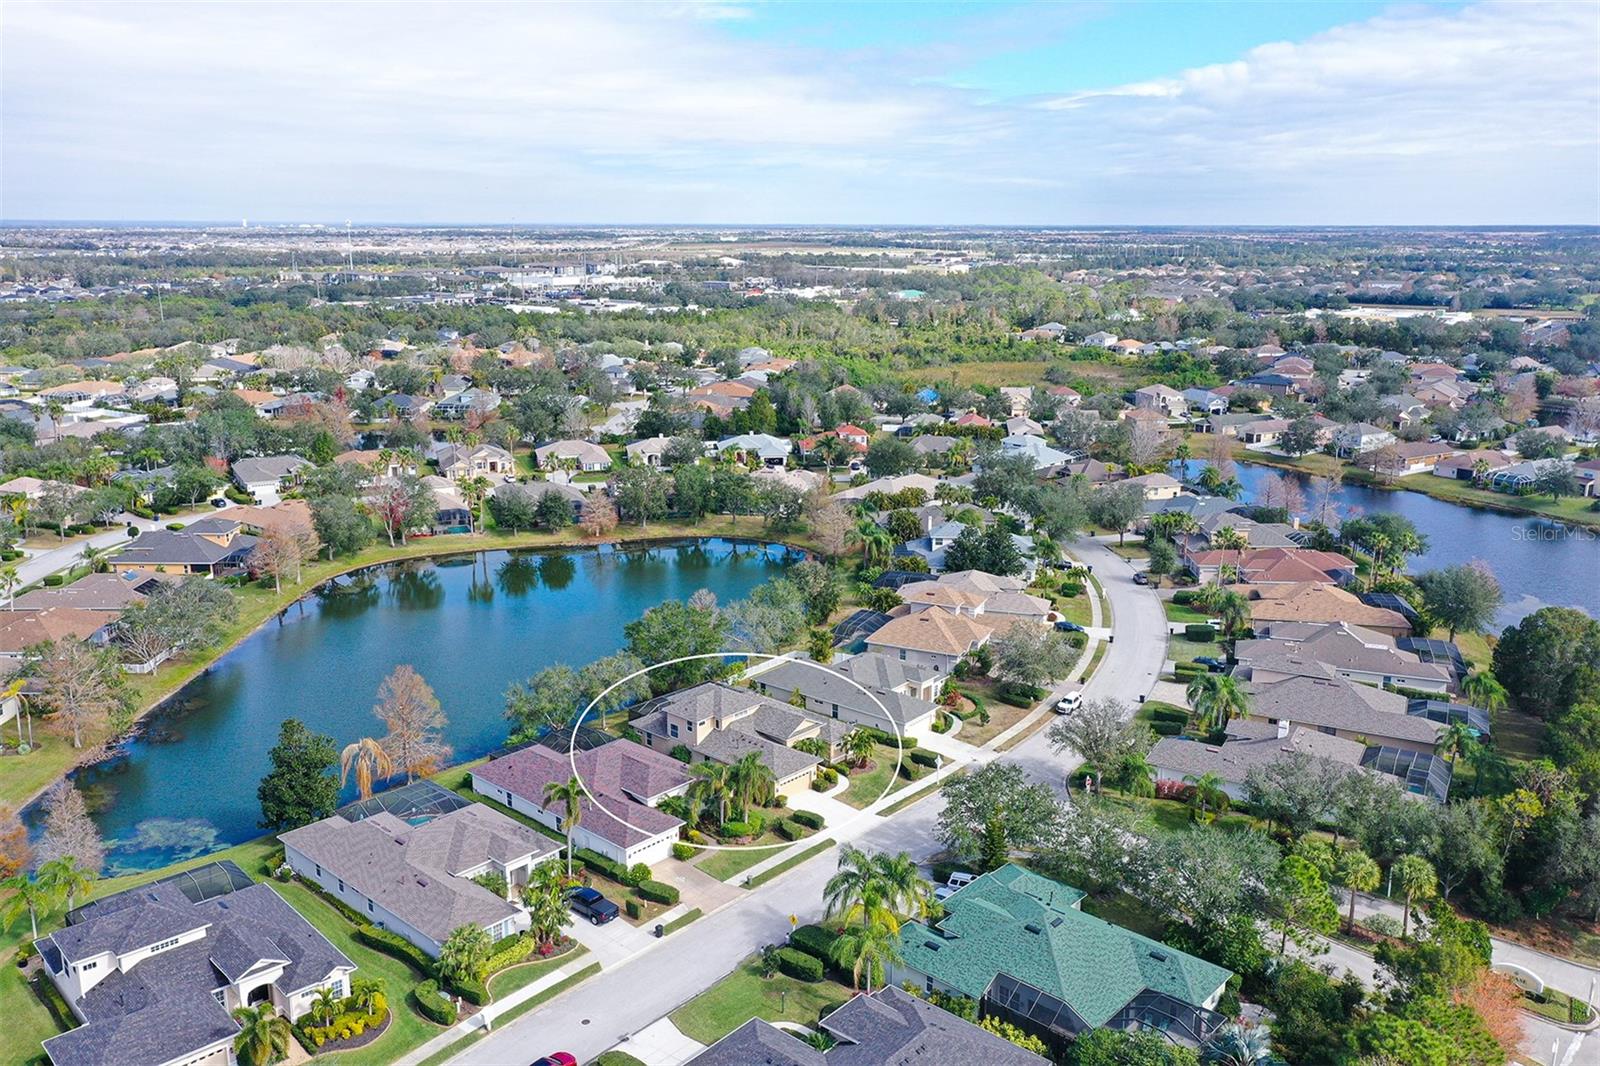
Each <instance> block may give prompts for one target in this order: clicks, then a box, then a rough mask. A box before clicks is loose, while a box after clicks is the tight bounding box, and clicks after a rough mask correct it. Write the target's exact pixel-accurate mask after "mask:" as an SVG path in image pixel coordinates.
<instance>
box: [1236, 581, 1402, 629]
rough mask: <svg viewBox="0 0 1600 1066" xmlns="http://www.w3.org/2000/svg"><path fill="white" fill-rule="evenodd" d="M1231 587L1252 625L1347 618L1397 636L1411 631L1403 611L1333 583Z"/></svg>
mask: <svg viewBox="0 0 1600 1066" xmlns="http://www.w3.org/2000/svg"><path fill="white" fill-rule="evenodd" d="M1234 591H1235V592H1237V593H1239V594H1240V595H1241V596H1243V597H1244V598H1245V599H1246V600H1248V601H1249V603H1250V619H1251V625H1252V626H1253V627H1256V628H1265V627H1267V626H1270V625H1272V624H1275V623H1279V622H1348V623H1350V624H1351V625H1356V626H1361V627H1362V628H1364V629H1373V630H1377V631H1378V632H1379V633H1382V634H1384V635H1385V636H1389V637H1394V638H1397V639H1398V638H1400V637H1409V636H1410V635H1411V622H1410V620H1409V619H1407V618H1406V616H1405V615H1403V614H1401V613H1400V612H1398V611H1393V610H1390V609H1388V608H1386V607H1374V606H1372V605H1371V604H1367V603H1363V602H1362V601H1361V600H1360V598H1358V597H1357V596H1354V595H1352V594H1351V593H1349V592H1346V591H1345V590H1344V589H1342V588H1339V587H1338V586H1337V585H1333V584H1328V583H1324V582H1320V581H1306V582H1294V583H1292V584H1285V585H1235V586H1234Z"/></svg>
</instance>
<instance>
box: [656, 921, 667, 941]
mask: <svg viewBox="0 0 1600 1066" xmlns="http://www.w3.org/2000/svg"><path fill="white" fill-rule="evenodd" d="M666 935H667V927H666V926H664V925H661V924H660V923H657V924H656V939H657V940H660V939H661V938H662V937H664V936H666Z"/></svg>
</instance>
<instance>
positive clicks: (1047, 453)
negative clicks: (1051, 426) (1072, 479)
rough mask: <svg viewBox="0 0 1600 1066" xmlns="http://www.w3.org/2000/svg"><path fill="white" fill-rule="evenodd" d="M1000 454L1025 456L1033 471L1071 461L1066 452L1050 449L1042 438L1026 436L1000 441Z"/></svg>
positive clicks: (1047, 468)
mask: <svg viewBox="0 0 1600 1066" xmlns="http://www.w3.org/2000/svg"><path fill="white" fill-rule="evenodd" d="M1000 452H1001V454H1003V455H1026V456H1027V457H1028V458H1030V459H1032V460H1033V468H1034V469H1035V470H1049V469H1050V468H1052V467H1057V466H1061V465H1062V464H1063V463H1067V462H1070V461H1071V460H1072V456H1070V455H1068V454H1067V453H1066V452H1064V451H1061V450H1060V449H1058V448H1052V447H1050V445H1049V444H1047V443H1046V442H1045V439H1044V438H1043V437H1035V436H1027V435H1023V436H1011V437H1006V438H1004V439H1002V440H1001V441H1000Z"/></svg>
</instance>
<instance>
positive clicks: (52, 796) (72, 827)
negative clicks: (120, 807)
mask: <svg viewBox="0 0 1600 1066" xmlns="http://www.w3.org/2000/svg"><path fill="white" fill-rule="evenodd" d="M44 805H45V812H46V813H45V816H44V836H43V837H42V838H40V840H39V846H38V848H36V849H35V852H34V858H35V859H36V860H37V861H38V862H39V864H40V865H43V864H44V863H47V862H53V861H55V860H56V859H64V858H67V857H68V856H71V857H72V858H74V859H77V860H78V864H79V865H80V866H83V867H84V868H85V869H89V870H99V869H100V868H101V867H102V866H104V865H105V864H106V845H105V841H103V840H101V839H100V829H99V827H98V826H96V825H95V824H94V819H93V818H90V817H89V806H88V804H86V803H84V802H83V793H81V792H79V791H78V790H77V789H76V788H74V787H73V785H72V782H70V781H64V780H63V781H57V782H56V783H55V784H54V785H53V786H51V788H50V791H49V792H46V793H45V797H44Z"/></svg>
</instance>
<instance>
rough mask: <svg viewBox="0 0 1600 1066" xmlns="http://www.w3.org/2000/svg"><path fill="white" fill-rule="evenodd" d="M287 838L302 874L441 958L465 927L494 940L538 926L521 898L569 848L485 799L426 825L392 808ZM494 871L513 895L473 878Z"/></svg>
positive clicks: (289, 857) (286, 847)
mask: <svg viewBox="0 0 1600 1066" xmlns="http://www.w3.org/2000/svg"><path fill="white" fill-rule="evenodd" d="M278 839H279V840H280V841H281V842H282V843H283V852H284V858H285V860H286V861H287V862H288V864H289V866H290V868H291V869H293V870H294V872H295V873H297V874H299V875H300V876H301V877H304V878H306V879H307V880H309V881H313V882H315V883H316V884H317V885H319V886H321V888H322V889H323V890H324V891H326V892H328V893H329V894H330V895H332V896H333V897H334V898H335V899H337V900H339V901H340V902H341V903H343V904H345V905H346V906H347V907H350V908H351V909H352V910H354V911H355V912H356V913H357V914H360V915H362V916H364V917H366V918H367V919H368V920H369V921H371V922H372V923H373V924H374V925H376V926H378V927H379V928H380V929H387V930H389V931H390V932H393V933H396V934H398V935H399V936H402V937H404V938H405V939H406V940H408V941H410V942H411V943H412V944H415V945H416V946H417V947H418V948H421V949H422V950H423V951H425V952H427V953H428V954H429V955H431V956H433V957H435V958H437V957H438V955H439V949H440V948H441V947H442V946H443V944H444V942H445V941H446V940H448V939H449V938H450V934H451V933H453V932H455V931H456V930H457V929H459V928H460V927H461V926H463V925H477V926H481V927H482V928H483V929H484V930H485V931H486V932H488V934H489V937H490V939H492V940H501V939H503V938H505V937H508V936H511V935H513V934H515V933H520V932H522V931H523V930H524V929H526V928H528V916H527V914H526V913H524V912H523V910H522V908H521V907H519V906H517V905H516V904H515V903H513V902H512V900H514V899H515V898H516V892H517V890H518V888H520V887H521V886H522V885H525V884H527V883H528V877H529V875H530V874H531V873H532V871H533V868H534V867H535V866H537V865H539V864H540V863H541V862H544V861H545V860H547V859H550V858H553V857H554V856H556V855H557V854H559V852H560V850H561V846H560V844H558V843H557V842H556V841H554V840H552V839H551V838H549V837H547V836H545V835H544V834H543V833H536V832H534V831H533V830H532V829H529V828H528V827H527V826H525V825H523V824H522V823H520V822H518V821H516V820H515V819H512V818H509V817H507V816H506V815H504V814H501V813H500V812H499V811H496V810H493V809H491V808H489V807H485V806H484V805H483V804H481V803H469V804H467V805H466V806H465V807H461V808H458V809H456V810H453V811H450V812H449V813H447V814H441V815H438V816H437V817H434V818H431V819H429V820H428V821H426V822H424V823H423V824H421V825H411V824H410V823H409V822H406V821H404V820H402V819H400V818H397V817H395V816H394V815H393V814H390V813H389V812H388V811H380V812H379V813H377V814H373V815H371V816H369V817H366V818H359V817H358V818H357V820H355V821H351V820H348V819H347V818H346V817H345V816H344V815H342V814H334V815H330V816H329V817H327V818H324V819H322V821H320V822H312V823H311V824H310V825H306V826H301V827H300V828H299V829H291V830H290V831H289V832H287V833H282V834H280V835H279V837H278ZM488 873H494V874H499V875H500V876H501V877H503V878H505V881H506V895H505V896H504V897H502V896H499V895H496V894H495V893H494V892H491V891H489V889H487V888H485V887H483V886H482V885H480V884H478V883H477V882H476V881H474V880H473V878H474V877H479V876H481V875H483V874H488Z"/></svg>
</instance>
